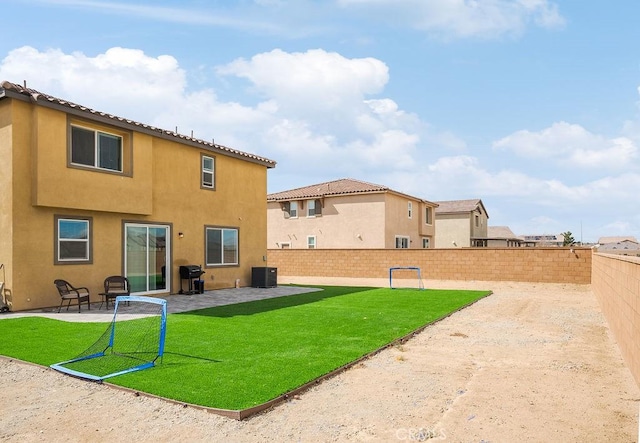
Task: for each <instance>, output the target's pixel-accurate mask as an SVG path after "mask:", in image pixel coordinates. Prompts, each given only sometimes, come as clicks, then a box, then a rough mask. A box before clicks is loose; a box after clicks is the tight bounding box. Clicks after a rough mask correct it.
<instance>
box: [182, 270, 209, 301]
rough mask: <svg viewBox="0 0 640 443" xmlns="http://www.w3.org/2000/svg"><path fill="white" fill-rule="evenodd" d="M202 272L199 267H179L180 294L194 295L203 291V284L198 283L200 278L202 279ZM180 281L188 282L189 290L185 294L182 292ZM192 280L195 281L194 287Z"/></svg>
mask: <svg viewBox="0 0 640 443" xmlns="http://www.w3.org/2000/svg"><path fill="white" fill-rule="evenodd" d="M202 274H204V271H203V270H202V266H200V265H185V266H180V294H196V293H202V292H203V291H204V284H203V283H204V282H203V283H200V282H201V280H200V277H202ZM182 280H187V281H188V287H189V289H188V290H187V292H184V291H183V290H182ZM194 280H197V285H195V287H194Z"/></svg>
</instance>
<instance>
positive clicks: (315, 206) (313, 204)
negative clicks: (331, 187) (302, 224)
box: [307, 200, 322, 217]
mask: <svg viewBox="0 0 640 443" xmlns="http://www.w3.org/2000/svg"><path fill="white" fill-rule="evenodd" d="M318 215H322V202H321V201H320V200H307V217H316V216H318Z"/></svg>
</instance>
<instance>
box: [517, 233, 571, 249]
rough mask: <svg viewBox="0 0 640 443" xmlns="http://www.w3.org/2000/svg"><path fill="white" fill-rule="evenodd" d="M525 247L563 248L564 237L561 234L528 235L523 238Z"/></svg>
mask: <svg viewBox="0 0 640 443" xmlns="http://www.w3.org/2000/svg"><path fill="white" fill-rule="evenodd" d="M521 238H522V244H523V246H529V247H535V246H545V247H549V246H562V245H564V236H563V235H561V234H528V235H523V236H521Z"/></svg>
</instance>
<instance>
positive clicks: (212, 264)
mask: <svg viewBox="0 0 640 443" xmlns="http://www.w3.org/2000/svg"><path fill="white" fill-rule="evenodd" d="M209 231H221V239H222V244H221V246H222V251H221V256H220V257H221V259H222V262H221V263H210V262H209V257H208V252H207V250H208V243H207V241H208V236H207V234H208V233H209ZM224 231H235V233H236V244H235V247H236V251H235V252H236V254H235V261H234V262H229V263H226V262H225V261H224ZM204 258H205V263H206V266H207V267H215V266H238V265H239V264H240V230H239V229H238V228H230V227H227V228H225V227H218V226H205V234H204Z"/></svg>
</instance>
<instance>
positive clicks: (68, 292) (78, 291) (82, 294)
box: [53, 279, 91, 312]
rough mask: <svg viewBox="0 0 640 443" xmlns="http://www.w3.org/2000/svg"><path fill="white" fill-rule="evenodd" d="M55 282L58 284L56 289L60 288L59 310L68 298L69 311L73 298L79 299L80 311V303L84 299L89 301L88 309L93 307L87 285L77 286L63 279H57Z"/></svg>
mask: <svg viewBox="0 0 640 443" xmlns="http://www.w3.org/2000/svg"><path fill="white" fill-rule="evenodd" d="M53 283H54V284H55V285H56V289H58V293H59V294H60V306H59V307H58V312H60V309H62V305H63V303H64V301H65V300H67V311H68V310H69V306H70V305H71V300H77V301H78V312H80V304H81V303H82V302H83V301H86V302H87V309H91V305H90V303H89V289H87V288H85V287H81V288H76V287H74V286H72V285H71V283H69V282H68V281H66V280H62V279H58V280H55V281H54V282H53Z"/></svg>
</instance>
